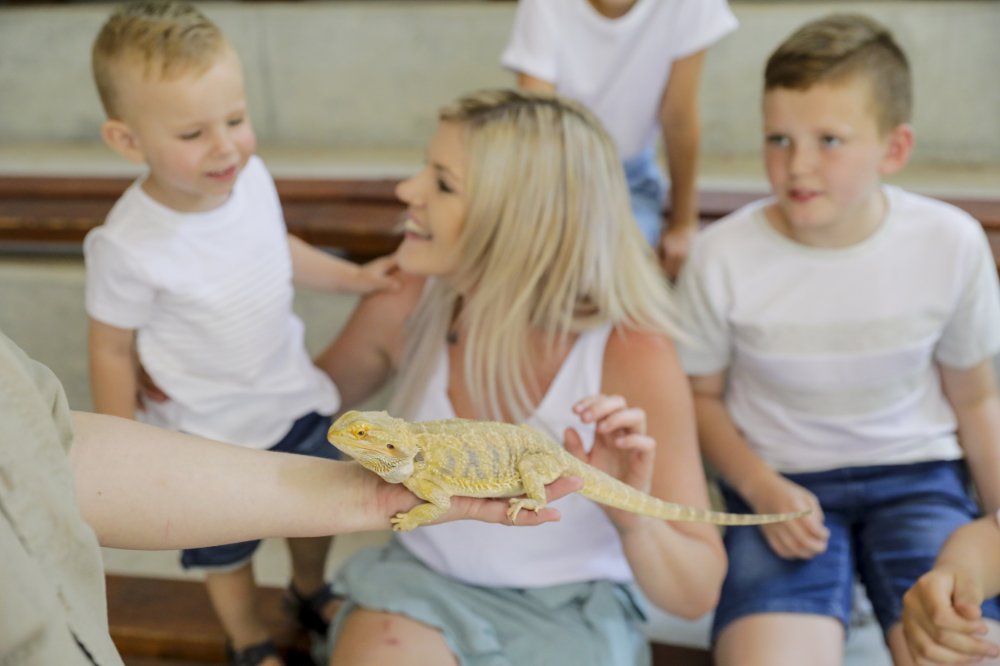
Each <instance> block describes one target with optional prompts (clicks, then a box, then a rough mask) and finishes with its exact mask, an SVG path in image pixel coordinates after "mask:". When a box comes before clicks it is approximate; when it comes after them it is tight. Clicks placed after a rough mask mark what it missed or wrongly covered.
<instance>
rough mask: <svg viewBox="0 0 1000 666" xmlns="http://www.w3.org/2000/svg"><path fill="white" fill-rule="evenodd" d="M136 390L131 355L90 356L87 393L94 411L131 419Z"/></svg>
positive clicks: (111, 353)
mask: <svg viewBox="0 0 1000 666" xmlns="http://www.w3.org/2000/svg"><path fill="white" fill-rule="evenodd" d="M137 390H138V387H137V385H136V366H135V361H134V360H133V358H132V355H131V353H124V354H122V353H114V352H103V351H95V352H92V353H91V355H90V393H91V399H92V400H93V403H94V410H95V411H97V412H100V413H101V414H111V415H112V416H120V417H122V418H126V419H131V418H135V412H136V408H137V406H138V405H137V403H136V391H137Z"/></svg>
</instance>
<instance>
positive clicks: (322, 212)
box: [0, 177, 1000, 264]
mask: <svg viewBox="0 0 1000 666" xmlns="http://www.w3.org/2000/svg"><path fill="white" fill-rule="evenodd" d="M129 182H130V180H129V179H124V178H95V177H84V178H67V177H0V249H3V248H5V247H7V248H16V247H18V246H19V245H25V244H30V245H32V246H33V247H35V248H39V247H41V248H43V249H44V247H45V246H47V245H53V246H55V245H57V244H61V245H63V246H70V247H72V246H75V245H78V244H79V243H80V242H81V241H82V240H83V237H84V236H85V235H86V233H87V232H88V231H89V230H90V229H92V228H94V227H95V226H97V225H99V224H101V223H102V222H103V221H104V218H105V217H106V216H107V214H108V211H109V210H111V206H112V205H113V204H114V202H115V201H116V200H117V198H118V197H119V196H120V195H121V193H122V192H123V191H124V190H125V188H126V187H127V186H128V184H129ZM396 183H397V181H395V180H391V179H348V178H344V179H324V180H309V179H288V178H283V179H278V180H277V187H278V193H279V195H280V197H281V200H282V204H283V206H284V211H285V220H286V222H287V224H288V228H289V230H290V231H291V232H292V233H294V234H296V235H298V236H300V237H302V238H304V239H305V240H306V241H308V242H310V243H312V244H314V245H318V246H321V247H330V248H338V249H340V250H341V251H343V252H344V253H345V254H346V255H348V256H349V257H351V258H354V259H358V260H362V259H368V258H371V257H375V256H379V255H382V254H386V253H388V252H391V251H392V250H393V249H395V247H396V246H397V245H398V243H399V240H400V235H399V228H398V227H399V222H400V221H401V219H402V215H403V211H404V206H403V204H402V203H400V202H399V200H398V199H396V196H395V187H396ZM762 194H763V193H762V192H759V191H756V192H751V191H703V192H701V193H700V195H699V203H700V207H701V215H702V218H703V219H704V220H705V221H708V222H711V221H713V220H717V219H718V218H720V217H723V216H725V215H727V214H729V213H731V212H732V211H734V210H736V209H737V208H739V207H740V206H742V205H744V204H746V203H749V202H750V201H753V200H755V199H758V198H760V197H761V196H762ZM945 200H946V201H948V202H950V203H952V204H954V205H956V206H958V207H959V208H962V209H964V210H966V211H968V212H969V213H970V214H971V215H972V216H973V217H975V218H976V219H978V220H979V221H980V222H981V223H982V225H983V227H984V229H985V230H986V233H987V236H988V237H989V240H990V244H991V246H992V248H993V254H994V257H995V258H996V259H997V261H998V264H1000V194H998V196H997V197H995V198H992V199H990V198H971V197H966V198H946V199H945Z"/></svg>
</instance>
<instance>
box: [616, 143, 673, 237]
mask: <svg viewBox="0 0 1000 666" xmlns="http://www.w3.org/2000/svg"><path fill="white" fill-rule="evenodd" d="M623 166H624V167H625V180H626V181H627V182H628V192H629V200H630V202H631V204H632V214H633V215H634V216H635V221H636V222H637V223H638V224H639V230H640V231H642V235H643V236H644V237H645V238H646V240H647V241H648V242H649V244H650V245H652V246H653V248H654V249H655V248H656V247H657V246H658V245H659V244H660V231H661V229H662V228H663V222H664V220H663V202H664V200H665V199H666V197H667V181H666V179H665V178H664V177H663V173H662V172H661V171H660V168H659V166H657V164H656V152H655V151H654V150H653V147H652V146H650V147H648V148H646V150H644V151H642V152H641V153H639V154H638V155H636V156H634V157H630V158H629V159H627V160H625V162H624V163H623Z"/></svg>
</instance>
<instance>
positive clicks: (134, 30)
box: [91, 0, 228, 118]
mask: <svg viewBox="0 0 1000 666" xmlns="http://www.w3.org/2000/svg"><path fill="white" fill-rule="evenodd" d="M225 48H228V43H227V42H226V38H225V36H224V35H223V34H222V31H221V30H220V29H219V27H218V26H217V25H215V24H214V23H213V22H212V21H210V20H209V19H208V18H207V17H206V16H205V15H204V14H202V13H201V12H200V11H199V10H198V9H197V8H195V6H194V5H192V4H191V3H189V2H181V1H177V0H139V1H137V2H129V3H127V4H125V5H123V6H121V7H119V8H118V9H116V10H115V11H114V12H113V13H112V14H111V16H110V17H108V20H107V21H106V22H105V23H104V25H103V26H102V27H101V31H100V32H99V33H98V35H97V38H96V39H95V40H94V46H93V49H92V50H91V66H92V68H93V73H94V81H95V83H96V84H97V92H98V94H99V95H100V97H101V104H103V105H104V111H105V113H107V115H108V117H109V118H120V116H121V112H122V109H121V103H120V101H121V100H120V98H121V92H120V90H119V89H118V83H119V82H118V79H119V76H120V71H121V68H122V67H139V68H141V70H142V75H143V76H144V77H145V78H151V77H154V76H155V77H159V78H160V79H165V80H170V79H173V78H176V77H178V76H181V75H184V74H189V73H195V74H199V73H202V72H204V71H206V70H207V69H208V68H209V67H211V65H212V63H213V62H214V61H215V58H216V57H217V56H218V55H219V53H221V52H222V51H223V50H224V49H225Z"/></svg>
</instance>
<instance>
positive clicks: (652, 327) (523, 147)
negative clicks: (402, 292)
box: [391, 90, 678, 420]
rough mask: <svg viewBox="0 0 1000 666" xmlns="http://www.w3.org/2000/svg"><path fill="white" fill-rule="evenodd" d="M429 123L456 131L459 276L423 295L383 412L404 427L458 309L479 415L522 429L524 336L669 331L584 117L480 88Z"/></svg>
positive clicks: (668, 313)
mask: <svg viewBox="0 0 1000 666" xmlns="http://www.w3.org/2000/svg"><path fill="white" fill-rule="evenodd" d="M439 119H440V120H441V121H442V122H448V123H457V124H460V125H461V126H463V127H464V128H465V131H466V135H465V147H466V160H467V161H466V165H465V166H466V173H465V184H464V186H463V187H464V190H465V196H466V204H467V215H466V219H465V223H464V226H463V228H462V232H461V236H460V240H459V243H460V259H459V265H458V267H457V268H456V270H455V271H454V272H453V273H452V274H449V275H448V277H447V279H446V280H445V279H438V280H433V281H432V282H431V283H430V284H429V285H428V288H427V289H426V290H425V292H424V296H423V299H422V300H421V302H420V304H419V305H418V306H417V309H416V312H415V315H414V316H413V317H412V319H411V321H410V322H409V329H408V335H407V345H406V350H405V352H404V357H403V362H402V366H401V373H400V383H399V387H398V391H397V392H396V396H395V398H394V401H393V404H392V406H391V409H392V410H393V411H394V412H395V413H398V414H400V415H403V416H408V417H412V416H413V410H414V409H415V408H416V405H417V404H418V402H419V400H420V397H421V394H422V392H423V391H424V390H425V389H426V385H427V381H428V379H429V377H430V374H431V372H432V371H433V369H434V367H435V365H436V362H437V359H438V358H439V354H440V353H441V346H442V345H443V344H444V342H445V338H446V336H447V335H448V331H449V326H451V325H452V319H453V316H454V313H455V312H457V311H458V310H459V308H460V314H459V318H460V321H461V323H462V324H463V327H464V329H465V330H467V332H468V338H467V344H466V348H465V357H464V365H465V383H466V386H467V387H468V390H469V393H470V395H471V398H472V400H473V404H474V405H475V406H476V409H477V411H478V412H479V416H480V417H481V418H493V419H500V418H502V416H503V415H504V414H507V415H508V416H510V417H511V418H513V419H515V420H523V419H525V418H527V417H528V416H529V415H530V414H531V413H532V412H533V411H534V408H535V407H536V406H537V405H536V404H534V403H535V400H536V399H538V398H537V397H538V396H540V395H541V391H540V388H541V387H539V385H538V377H537V376H536V373H533V372H532V367H533V365H534V364H533V361H534V360H536V359H533V358H532V356H531V351H530V347H529V344H528V342H529V332H530V331H532V330H540V331H543V332H544V334H545V342H546V346H545V348H544V349H545V351H544V352H543V353H549V352H554V351H555V350H556V349H557V348H558V347H559V345H560V344H561V343H564V342H565V341H566V340H567V338H568V336H570V335H572V334H575V333H579V332H581V331H585V330H587V329H591V328H594V327H597V326H601V325H603V324H606V323H609V322H610V323H611V324H613V325H615V326H625V325H627V326H631V327H635V328H638V329H643V330H649V331H659V332H663V333H666V334H669V335H674V334H676V333H677V332H678V331H677V327H676V325H675V323H674V322H675V320H676V318H675V309H674V304H673V300H672V297H671V294H670V292H669V290H668V286H667V282H666V279H665V278H664V276H663V274H662V273H661V271H660V269H659V265H658V263H657V262H656V257H655V256H654V254H653V252H652V249H651V248H650V247H649V245H648V244H647V243H646V241H645V240H644V239H643V237H642V234H641V233H640V232H639V230H638V227H637V225H636V223H635V219H634V217H633V216H632V213H631V209H630V207H629V199H628V191H627V189H626V185H625V176H624V173H623V170H622V165H621V162H620V159H619V157H618V152H617V150H616V149H615V146H614V144H613V143H612V141H611V138H610V137H609V136H608V134H607V133H606V132H605V131H604V128H603V127H602V125H601V123H600V121H599V120H598V119H597V117H596V116H594V115H593V114H592V113H590V112H589V111H587V110H586V109H585V108H584V107H583V106H582V105H580V104H578V103H576V102H573V101H571V100H568V99H564V98H561V97H559V96H555V95H548V94H539V93H529V92H524V91H516V90H486V91H482V92H477V93H473V94H470V95H467V96H464V97H462V98H460V99H458V100H457V101H455V102H454V103H452V104H450V105H448V106H446V107H444V108H443V109H442V110H441V112H440V115H439ZM532 396H536V398H535V399H533V398H532Z"/></svg>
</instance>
